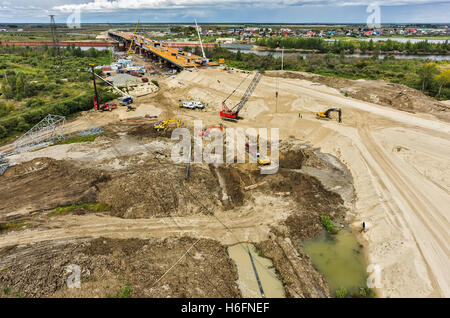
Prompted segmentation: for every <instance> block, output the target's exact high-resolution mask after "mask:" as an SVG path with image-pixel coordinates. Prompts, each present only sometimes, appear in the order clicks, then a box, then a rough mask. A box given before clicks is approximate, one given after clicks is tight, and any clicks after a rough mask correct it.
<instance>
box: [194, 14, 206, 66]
mask: <svg viewBox="0 0 450 318" xmlns="http://www.w3.org/2000/svg"><path fill="white" fill-rule="evenodd" d="M194 21H195V29H196V30H197V35H198V40H199V41H200V47H201V49H202V55H203V60H206V55H205V50H203V43H202V38H201V37H200V30H199V29H198V25H197V19H194Z"/></svg>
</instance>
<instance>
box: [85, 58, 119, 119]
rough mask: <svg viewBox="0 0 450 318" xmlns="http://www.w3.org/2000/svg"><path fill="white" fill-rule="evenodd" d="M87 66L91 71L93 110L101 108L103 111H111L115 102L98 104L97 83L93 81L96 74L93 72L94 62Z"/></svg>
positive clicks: (114, 107) (115, 106)
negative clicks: (93, 93)
mask: <svg viewBox="0 0 450 318" xmlns="http://www.w3.org/2000/svg"><path fill="white" fill-rule="evenodd" d="M89 66H90V67H91V72H92V80H93V82H94V92H95V95H94V98H93V103H94V109H95V110H101V111H103V112H105V111H112V110H113V109H116V108H117V105H115V104H101V105H99V104H98V91H97V83H96V82H95V76H98V75H97V74H95V72H94V64H89Z"/></svg>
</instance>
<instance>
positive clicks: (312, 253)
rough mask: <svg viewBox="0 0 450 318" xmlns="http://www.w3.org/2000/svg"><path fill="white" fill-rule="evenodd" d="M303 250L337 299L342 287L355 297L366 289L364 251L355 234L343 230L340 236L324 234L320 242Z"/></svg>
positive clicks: (307, 242)
mask: <svg viewBox="0 0 450 318" xmlns="http://www.w3.org/2000/svg"><path fill="white" fill-rule="evenodd" d="M302 247H303V250H304V251H305V252H306V253H307V254H308V255H309V257H311V260H312V263H313V265H314V267H315V268H316V269H317V270H318V271H319V272H320V273H322V275H324V277H325V278H326V280H327V282H328V285H329V287H330V291H331V293H332V294H333V295H334V293H335V291H336V290H337V289H338V288H341V287H343V288H346V289H347V291H348V293H351V292H354V291H359V288H360V287H365V286H366V280H367V273H366V265H365V262H364V256H363V249H362V246H361V245H360V244H359V243H358V242H357V241H356V237H355V235H354V234H353V233H352V232H351V231H349V230H341V231H339V233H338V234H336V235H331V234H329V233H327V232H324V233H322V234H321V235H320V236H319V237H318V238H317V239H314V240H309V241H305V242H303V243H302Z"/></svg>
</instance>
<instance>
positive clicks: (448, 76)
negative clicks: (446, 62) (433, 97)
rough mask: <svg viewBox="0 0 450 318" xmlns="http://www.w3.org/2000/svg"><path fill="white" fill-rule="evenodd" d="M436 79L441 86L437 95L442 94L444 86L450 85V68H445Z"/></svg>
mask: <svg viewBox="0 0 450 318" xmlns="http://www.w3.org/2000/svg"><path fill="white" fill-rule="evenodd" d="M435 81H436V83H437V84H438V86H439V90H438V94H437V96H438V97H440V96H441V90H442V87H446V86H450V68H447V69H445V70H443V71H442V72H441V73H439V74H438V75H436V77H435Z"/></svg>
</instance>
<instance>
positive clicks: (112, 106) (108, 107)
mask: <svg viewBox="0 0 450 318" xmlns="http://www.w3.org/2000/svg"><path fill="white" fill-rule="evenodd" d="M94 108H95V109H96V110H101V111H103V112H108V111H109V112H110V111H112V110H113V109H116V108H117V105H116V104H102V105H100V106H98V105H95V104H94Z"/></svg>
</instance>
